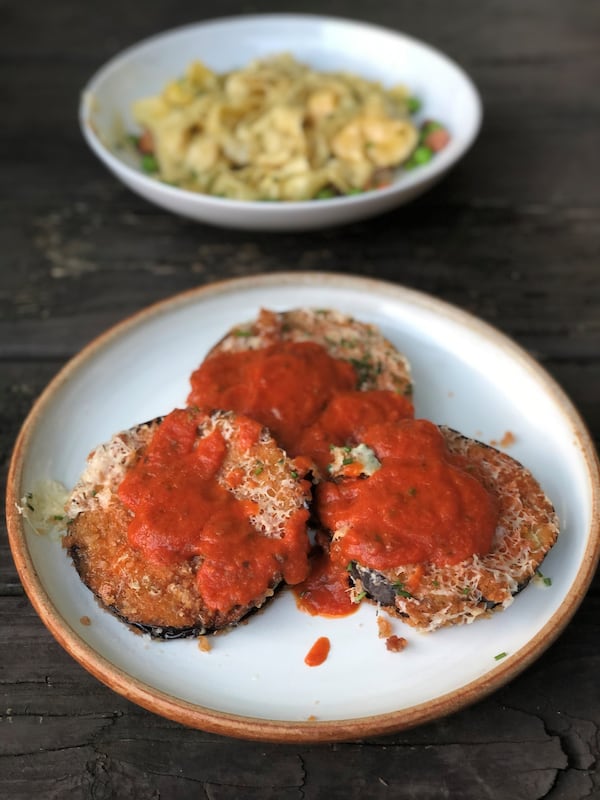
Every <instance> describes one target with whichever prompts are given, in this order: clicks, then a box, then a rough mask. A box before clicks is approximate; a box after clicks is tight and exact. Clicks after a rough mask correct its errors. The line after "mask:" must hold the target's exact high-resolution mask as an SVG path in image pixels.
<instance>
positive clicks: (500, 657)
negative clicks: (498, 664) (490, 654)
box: [494, 652, 508, 661]
mask: <svg viewBox="0 0 600 800" xmlns="http://www.w3.org/2000/svg"><path fill="white" fill-rule="evenodd" d="M507 655H508V653H505V652H502V653H498V654H497V655H495V656H494V661H501V660H502V659H503V658H506V656H507Z"/></svg>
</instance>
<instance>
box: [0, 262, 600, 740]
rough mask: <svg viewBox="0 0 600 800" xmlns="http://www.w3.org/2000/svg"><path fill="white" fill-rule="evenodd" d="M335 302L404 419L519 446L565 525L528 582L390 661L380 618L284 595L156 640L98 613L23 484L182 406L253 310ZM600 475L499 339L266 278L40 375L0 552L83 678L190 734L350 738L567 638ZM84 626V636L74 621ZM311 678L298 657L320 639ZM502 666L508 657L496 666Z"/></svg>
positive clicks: (528, 365) (456, 314) (351, 285)
mask: <svg viewBox="0 0 600 800" xmlns="http://www.w3.org/2000/svg"><path fill="white" fill-rule="evenodd" d="M302 305H306V306H318V307H325V306H330V307H333V308H337V309H340V310H342V311H344V312H347V313H350V314H353V315H355V316H356V317H357V318H358V319H360V320H365V321H369V322H374V323H376V324H377V325H379V326H380V328H381V330H382V332H383V333H384V334H385V335H386V336H387V337H389V338H390V339H391V340H392V341H393V342H394V343H395V344H396V345H397V346H398V347H400V348H401V349H402V350H403V351H404V352H405V353H406V354H407V355H408V357H409V358H410V360H411V362H412V364H413V369H414V377H415V384H416V409H417V414H418V415H419V416H423V417H428V418H430V419H432V420H433V421H435V422H437V423H445V424H449V425H451V426H452V427H454V428H456V429H458V430H460V431H462V432H463V433H465V434H467V435H469V436H475V437H477V438H480V439H482V440H483V441H487V442H489V441H490V440H493V439H494V440H500V439H502V437H503V435H504V433H505V432H507V431H511V432H512V433H513V434H514V436H515V443H514V445H512V446H511V448H510V453H511V455H513V456H514V457H516V458H518V459H519V460H521V461H522V462H523V463H524V464H525V465H526V466H527V467H529V468H530V469H531V470H532V471H533V473H534V474H535V475H536V476H537V478H538V479H539V480H540V482H541V484H542V485H543V487H544V488H545V490H546V492H547V493H548V494H549V496H550V497H551V498H552V499H553V502H554V503H555V505H556V509H557V511H558V514H559V516H560V519H561V521H562V533H561V536H560V538H559V541H558V543H557V545H556V546H555V547H554V549H553V550H552V551H551V552H550V554H549V556H548V557H547V559H546V561H545V562H544V565H543V571H544V574H545V575H547V576H549V577H550V578H551V579H552V585H551V586H550V587H544V586H543V585H542V586H539V585H537V583H532V584H530V586H528V587H527V588H526V589H525V590H524V591H523V592H522V593H521V594H520V595H519V596H518V597H517V598H516V600H515V602H514V604H513V605H512V606H511V607H510V608H509V609H507V610H506V611H505V612H503V613H499V614H496V615H495V616H494V617H493V618H491V619H487V620H480V621H477V622H475V623H474V624H472V625H470V626H463V627H459V628H452V629H445V630H441V631H438V632H436V633H433V634H430V635H422V634H418V633H416V632H415V631H413V630H412V629H411V628H409V627H408V626H403V625H402V624H401V623H400V622H397V623H394V624H395V629H396V633H397V634H399V635H404V636H405V637H406V638H407V639H408V647H407V648H406V649H405V650H404V651H403V652H402V653H389V652H387V650H386V649H385V646H384V642H383V640H381V639H379V638H378V636H377V625H376V618H375V610H374V608H373V607H370V606H367V605H364V606H363V607H361V609H360V611H359V612H358V613H357V614H356V615H354V616H350V617H347V618H344V619H326V618H319V617H311V616H308V615H306V614H304V613H302V612H300V611H299V610H298V609H297V608H296V606H295V603H294V601H293V598H292V596H291V595H290V594H286V593H285V592H284V593H283V594H282V595H280V596H278V597H277V598H276V599H275V601H274V602H273V603H271V604H270V605H268V606H267V607H266V608H265V609H264V610H263V611H262V612H260V613H259V614H257V615H255V616H253V617H251V618H250V619H249V621H248V623H247V624H246V625H242V626H240V627H239V628H237V629H235V630H234V631H232V632H230V633H228V634H226V635H222V636H217V637H212V638H211V643H212V645H213V647H212V650H211V651H210V652H208V653H206V652H201V651H200V650H199V648H198V644H197V642H196V641H194V640H186V641H174V642H169V643H162V642H158V641H151V640H150V639H149V638H148V637H145V636H140V635H136V634H134V633H132V632H131V631H130V630H129V629H128V628H127V627H126V626H125V625H124V624H122V623H121V622H119V621H118V620H116V619H115V618H114V617H112V616H111V615H110V614H109V613H108V612H106V611H103V610H101V609H100V608H99V607H98V605H97V604H96V603H95V601H94V600H93V598H92V595H91V593H90V592H89V591H88V590H87V589H86V588H85V587H84V586H83V584H82V583H81V582H80V580H79V578H78V576H77V573H76V572H75V570H74V568H73V566H72V565H71V563H70V561H69V559H68V557H67V555H66V553H65V551H64V550H63V549H62V548H61V547H60V544H59V543H58V542H57V541H55V540H52V539H51V538H48V537H40V536H36V535H34V534H31V533H30V532H28V531H27V530H25V529H24V528H23V525H22V520H21V517H20V516H19V515H18V514H17V513H16V511H15V507H14V504H15V502H17V501H18V499H19V498H20V497H22V496H23V494H24V493H25V492H26V491H28V490H29V489H31V488H32V487H34V486H35V485H36V484H37V483H38V481H40V480H43V479H47V478H53V479H57V480H59V481H62V482H63V483H64V484H65V485H66V486H71V485H73V483H74V482H75V480H76V479H77V477H78V475H79V473H80V472H81V470H82V468H83V466H84V462H85V458H86V455H87V453H88V451H90V450H91V449H92V448H93V447H94V446H95V445H96V444H98V443H99V442H102V441H105V440H107V439H108V438H109V437H110V436H111V435H112V434H113V433H114V432H116V431H118V430H121V429H123V428H127V427H129V426H131V425H133V424H135V423H138V422H140V421H142V420H147V419H150V418H152V417H154V416H156V415H158V414H163V413H166V412H168V411H170V410H171V409H172V408H173V407H176V406H181V405H182V404H184V402H185V398H186V395H187V392H188V377H189V375H190V373H191V371H192V370H193V369H194V368H195V367H196V366H197V365H198V363H199V362H200V361H201V360H202V358H203V356H204V354H205V353H206V351H207V350H208V348H210V347H211V345H213V344H214V343H215V342H216V341H217V340H218V339H219V338H220V337H221V336H222V335H223V334H224V333H225V331H226V330H227V329H228V328H229V327H230V326H232V325H234V324H236V323H238V322H240V321H243V320H246V319H250V318H252V317H253V316H254V315H255V314H256V313H257V311H258V310H259V309H260V308H261V307H268V308H274V309H278V310H283V309H287V308H292V307H296V306H302ZM599 493H600V488H599V477H598V463H597V459H596V455H595V450H594V448H593V445H592V443H591V441H590V438H589V436H588V434H587V432H586V430H585V427H584V426H583V424H582V422H581V420H580V418H579V416H578V415H577V413H576V411H575V410H574V408H573V407H572V405H571V403H570V402H569V400H568V399H567V398H566V397H565V396H564V394H563V393H562V391H561V390H560V389H559V388H558V387H557V386H556V384H555V383H554V382H553V381H552V380H551V378H550V377H549V376H548V375H547V374H546V373H545V372H544V371H543V370H542V369H541V368H540V367H539V366H538V365H537V364H536V363H535V362H534V361H533V360H532V359H531V358H530V357H528V356H527V355H526V354H525V353H524V352H523V351H522V350H521V349H520V348H518V347H517V346H516V345H515V344H514V343H513V342H511V341H510V340H508V339H507V338H506V337H504V336H503V335H501V334H500V333H498V332H497V331H496V330H494V329H492V328H490V327H489V326H487V325H486V324H484V323H482V322H480V321H478V320H477V319H475V318H473V317H472V316H470V315H468V314H466V313H463V312H461V311H459V310H458V309H456V308H453V307H451V306H449V305H447V304H445V303H442V302H441V301H438V300H435V299H433V298H431V297H428V296H426V295H423V294H419V293H417V292H414V291H410V290H407V289H403V288H401V287H398V286H394V285H391V284H386V283H381V282H377V281H371V280H368V279H362V278H352V277H338V276H334V275H327V274H314V273H310V274H308V273H306V274H302V273H301V274H285V273H280V274H275V275H270V276H259V277H254V278H248V279H241V280H234V281H227V282H223V283H217V284H214V285H209V286H207V287H206V288H202V289H198V290H195V291H190V292H188V293H185V294H182V295H179V296H176V297H174V298H172V299H170V300H166V301H164V302H162V303H160V304H158V305H156V306H153V307H151V308H149V309H148V310H146V311H143V312H141V313H140V314H137V315H136V316H134V317H132V318H131V319H129V320H126V321H125V322H123V323H122V324H120V325H118V326H116V327H115V328H113V329H111V330H110V331H108V333H106V334H105V335H103V336H102V337H100V338H99V339H98V340H96V341H95V342H93V343H92V344H91V345H89V346H88V347H87V348H86V349H85V350H83V352H82V353H81V354H80V355H78V356H77V357H76V358H74V359H73V360H72V361H71V362H70V363H69V364H68V365H67V366H66V367H65V368H64V369H63V370H62V372H61V373H60V374H59V375H58V376H57V377H56V378H55V379H54V380H53V381H52V383H51V384H50V386H49V387H48V388H47V390H46V391H45V393H44V394H43V395H42V396H41V398H40V399H39V401H38V402H37V404H36V405H35V407H34V409H33V410H32V412H31V414H30V416H29V418H28V419H27V421H26V422H25V425H24V427H23V430H22V432H21V434H20V437H19V440H18V442H17V446H16V449H15V453H14V456H13V460H12V463H11V470H10V475H9V492H8V506H7V508H8V522H9V535H10V542H11V546H12V549H13V553H14V557H15V561H16V564H17V567H18V570H19V573H20V575H21V578H22V581H23V584H24V586H25V588H26V590H27V592H28V594H29V596H30V598H31V600H32V602H33V604H34V605H35V607H36V609H37V610H38V612H39V613H40V615H41V617H42V619H43V620H44V622H45V623H46V624H47V625H48V627H49V628H50V630H51V631H52V632H53V634H54V635H55V636H56V638H57V639H58V640H59V641H60V642H61V644H63V646H64V647H65V648H66V649H67V650H68V651H69V652H70V653H71V654H72V655H73V656H74V657H75V658H76V659H77V660H78V661H80V663H82V664H83V665H84V666H85V667H86V668H87V669H88V670H90V671H91V672H92V673H93V674H94V675H96V676H97V677H98V678H99V679H100V680H102V681H104V682H105V683H107V684H108V685H109V686H111V687H112V688H113V689H115V690H116V691H118V692H121V693H122V694H124V695H126V696H127V697H129V698H130V699H132V700H133V701H135V702H137V703H139V704H141V705H143V706H145V707H147V708H150V709H151V710H153V711H155V712H157V713H159V714H163V715H165V716H167V717H170V718H173V719H175V720H179V721H180V722H183V723H185V724H188V725H192V726H196V727H199V728H203V729H206V730H211V731H218V732H221V733H228V734H231V735H236V736H246V737H252V738H258V739H261V738H262V739H270V740H322V739H341V738H353V737H361V736H365V735H369V734H372V733H376V732H385V731H390V730H394V729H399V728H402V727H407V726H409V725H414V724H417V723H420V722H423V721H425V720H429V719H432V718H435V717H437V716H440V715H442V714H446V713H449V712H450V711H452V710H454V709H456V708H459V707H461V706H463V705H464V704H466V703H469V702H472V701H474V700H476V699H478V698H480V697H482V696H483V695H485V694H486V693H488V692H490V691H491V690H493V689H495V688H497V687H498V686H500V685H501V684H503V683H504V682H506V681H507V680H509V679H510V678H512V677H513V676H514V675H516V674H517V673H518V672H519V671H520V670H522V669H523V668H524V667H525V666H527V665H528V664H529V663H530V662H531V661H532V660H533V659H534V658H536V657H537V656H538V655H539V654H540V653H541V652H542V651H543V650H544V649H545V648H546V647H547V646H548V645H549V644H550V642H551V641H553V639H554V638H555V637H556V636H557V635H558V633H559V632H560V631H561V630H562V628H563V627H564V625H565V624H566V623H567V622H568V620H569V619H570V617H571V616H572V614H573V613H574V611H575V609H576V608H577V606H578V605H579V603H580V601H581V599H582V597H583V595H584V593H585V591H586V589H587V587H588V584H589V581H590V580H591V577H592V574H593V570H594V567H595V565H596V562H597V559H598V552H599V540H600V532H599ZM82 617H89V619H90V620H91V624H90V625H83V624H82V623H81V621H80V620H81V618H82ZM322 635H325V636H328V637H329V639H330V640H331V644H332V649H331V653H330V655H329V658H328V659H327V660H326V661H325V663H324V664H323V665H322V666H320V667H315V668H309V667H307V666H305V664H304V656H305V654H306V653H307V651H308V650H309V648H310V646H311V645H312V644H313V643H314V641H315V640H316V639H317V638H318V637H319V636H322ZM499 653H506V654H507V655H506V656H505V657H504V658H502V659H501V660H496V658H495V657H496V656H497V655H498V654H499Z"/></svg>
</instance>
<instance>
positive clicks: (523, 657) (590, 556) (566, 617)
mask: <svg viewBox="0 0 600 800" xmlns="http://www.w3.org/2000/svg"><path fill="white" fill-rule="evenodd" d="M291 285H301V286H314V285H318V286H321V287H323V288H327V287H335V288H348V289H355V290H360V292H362V293H365V292H371V291H379V292H381V290H382V289H385V292H386V293H387V294H388V295H392V296H393V295H394V294H396V295H400V296H401V299H403V300H404V301H405V302H406V301H408V302H411V301H412V302H414V303H415V304H416V305H419V306H420V307H424V308H427V309H429V310H435V311H436V312H438V313H441V314H443V316H445V317H446V318H449V319H451V320H453V321H455V322H458V323H460V324H461V325H462V326H464V327H468V328H469V329H471V330H474V331H475V332H476V333H478V334H479V335H481V336H483V337H485V338H486V339H487V340H492V341H493V342H494V343H495V344H497V345H501V346H502V348H503V349H504V350H508V351H509V353H510V355H511V357H512V358H513V360H516V361H518V362H520V363H521V365H522V366H523V367H525V368H527V370H528V371H529V372H533V373H534V374H535V375H536V377H537V378H538V380H541V381H542V383H543V384H544V387H545V389H546V391H547V393H548V394H550V395H551V396H552V398H553V399H554V401H555V403H556V404H557V406H559V407H560V409H561V411H562V412H563V414H564V415H565V416H566V417H567V419H568V421H569V423H570V425H571V427H572V429H573V432H574V445H575V446H576V447H577V448H578V449H579V451H580V452H581V455H582V457H583V459H584V461H585V465H586V468H587V476H588V478H589V481H590V490H591V498H592V503H591V523H590V529H589V532H588V538H587V543H586V547H585V552H584V554H583V557H582V559H581V564H580V566H579V569H578V572H577V575H576V577H575V580H574V582H573V584H572V586H571V587H570V589H569V592H568V593H567V596H566V597H565V600H564V602H563V603H561V605H560V608H559V609H558V610H557V611H556V612H555V613H554V615H553V616H552V618H551V619H550V620H549V621H548V622H547V623H546V624H545V625H544V626H543V627H542V628H541V629H540V630H539V631H538V632H537V633H536V634H535V636H534V637H533V638H532V639H531V640H530V641H529V642H527V644H526V645H525V646H523V647H521V648H520V649H519V650H518V651H517V652H516V653H514V654H512V655H508V656H507V657H506V658H505V659H503V660H502V662H500V663H499V664H498V666H496V667H494V668H493V669H492V670H491V671H490V672H488V673H486V674H485V675H484V676H482V677H481V678H477V679H476V680H473V681H471V682H469V683H467V684H465V685H464V686H461V687H460V688H458V689H456V690H453V691H451V692H448V693H446V694H443V695H440V696H439V697H436V698H434V699H432V700H427V701H426V702H423V703H420V704H418V705H415V706H410V707H408V708H405V709H400V710H396V711H390V712H387V713H384V714H377V715H373V716H366V717H359V718H355V719H341V720H330V721H325V720H323V721H320V720H315V721H306V722H296V721H293V722H291V721H290V722H287V721H279V720H269V719H262V718H256V717H246V716H238V715H235V714H231V713H227V712H222V711H216V710H213V709H210V708H205V707H203V706H199V705H196V704H194V703H190V702H188V701H186V700H181V699H179V698H176V697H173V696H171V695H169V694H167V693H165V692H162V691H159V690H157V689H155V688H153V687H151V686H148V685H147V684H145V683H144V682H142V681H140V680H138V679H137V678H134V677H132V676H131V675H129V674H127V673H126V672H125V671H123V670H121V669H120V668H119V667H116V666H115V665H113V664H112V663H111V662H110V661H109V660H108V659H106V658H105V657H104V656H102V655H101V654H100V653H98V652H97V651H96V650H94V649H93V648H92V647H90V646H89V645H88V644H86V642H85V641H84V640H83V639H82V638H81V637H80V636H79V634H78V633H77V632H76V631H75V630H73V628H71V626H70V625H68V624H67V623H66V622H65V620H64V619H63V618H62V616H61V615H60V614H59V613H58V611H57V609H56V608H55V606H54V604H53V602H52V599H51V597H50V596H49V595H48V594H47V592H46V590H45V589H44V587H43V585H42V583H41V581H40V579H39V577H38V575H37V572H36V569H35V566H34V563H33V560H32V558H31V554H30V552H29V548H28V546H27V541H26V537H25V536H24V528H23V519H22V517H21V515H20V514H19V513H18V512H17V510H16V504H17V503H18V502H19V500H20V498H21V496H22V490H21V476H22V469H23V462H24V458H25V453H26V451H27V447H28V443H29V440H30V438H31V437H32V435H33V433H34V432H35V429H36V426H37V424H38V422H39V420H40V418H41V417H42V416H43V412H44V409H45V407H46V405H47V404H48V402H49V401H50V400H51V398H52V397H53V395H54V393H55V392H56V391H57V390H58V389H59V388H60V387H61V386H62V385H63V384H64V382H65V381H67V380H68V379H69V377H70V375H71V374H72V373H74V372H75V371H76V370H77V369H78V367H79V366H80V365H81V364H82V363H84V362H85V361H87V359H89V358H90V356H92V355H94V354H96V353H98V352H99V351H101V350H102V349H104V348H105V347H107V346H108V345H110V343H111V342H112V341H113V340H115V339H117V338H118V337H120V336H121V335H122V334H124V333H125V332H126V331H127V330H129V329H132V328H134V327H136V326H137V325H138V324H140V323H141V322H143V321H145V320H146V319H147V318H149V317H152V316H156V315H160V314H162V313H164V312H166V311H167V310H169V311H171V310H173V309H174V308H176V307H177V306H180V305H186V304H188V303H189V302H190V301H193V300H195V299H196V298H198V297H202V296H210V295H213V296H217V295H220V294H226V293H229V292H232V291H235V292H239V291H243V290H244V289H256V288H261V287H263V288H278V287H281V288H285V287H286V286H288V287H289V286H291ZM6 518H7V524H8V538H9V544H10V548H11V551H12V554H13V558H14V561H15V565H16V568H17V572H18V574H19V577H20V579H21V582H22V584H23V587H24V589H25V591H26V593H27V595H28V597H29V600H30V601H31V603H32V605H33V607H34V608H35V610H36V611H37V613H38V614H39V616H40V617H41V619H42V621H43V622H44V624H45V625H46V627H47V628H48V629H49V631H50V632H51V633H52V635H53V636H54V638H55V639H56V640H57V641H58V642H59V644H60V645H61V646H62V647H63V648H64V649H65V650H66V651H67V652H68V653H69V654H70V655H71V656H72V657H73V658H74V659H75V660H76V661H78V662H79V664H81V666H83V667H84V668H85V669H86V670H87V671H88V672H90V673H91V674H92V675H94V677H96V678H97V679H98V680H99V681H101V682H102V683H104V684H105V685H106V686H108V687H109V688H110V689H112V690H113V691H115V692H117V693H118V694H121V695H123V696H124V697H125V698H127V699H128V700H131V701H132V702H134V703H137V704H138V705H140V706H142V707H143V708H146V709H148V710H149V711H151V712H153V713H155V714H159V715H161V716H164V717H166V718H168V719H171V720H174V721H176V722H179V723H181V724H183V725H186V726H188V727H191V728H197V729H200V730H204V731H208V732H210V733H218V734H223V735H227V736H232V737H237V738H243V739H253V740H256V741H267V742H327V741H342V740H348V739H361V738H364V737H367V736H374V735H376V734H377V735H381V734H386V733H392V732H394V731H398V730H404V729H407V728H410V727H414V726H416V725H420V724H423V723H425V722H429V721H431V720H434V719H437V718H440V717H442V716H447V715H448V714H451V713H454V712H455V711H458V710H459V709H461V708H463V707H465V706H467V705H469V704H471V703H474V702H475V701H478V700H481V699H483V698H484V697H486V696H487V695H489V694H490V693H491V692H493V691H495V690H497V689H499V688H500V687H501V686H503V685H504V684H506V683H507V682H508V681H509V680H511V679H512V678H514V677H516V676H517V675H518V674H519V673H520V672H522V671H523V670H524V669H526V668H527V667H528V666H529V665H530V664H531V663H532V662H533V661H534V660H535V659H536V658H538V657H539V656H540V655H541V654H542V653H543V652H544V651H545V650H546V649H547V648H548V647H549V646H550V645H551V644H552V643H553V642H554V641H555V640H556V638H557V637H558V636H559V634H560V633H561V632H562V631H563V630H564V628H565V626H566V625H567V623H568V622H569V621H570V620H571V618H572V617H573V615H574V614H575V611H576V610H577V608H578V607H579V605H580V604H581V602H582V600H583V598H584V596H585V593H586V592H587V589H588V587H589V584H590V582H591V580H592V578H593V575H594V572H595V570H596V567H597V564H598V560H599V557H600V462H599V460H598V455H597V453H596V449H595V447H594V444H593V441H592V439H591V436H590V434H589V432H588V430H587V427H586V425H585V423H584V422H583V420H582V419H581V417H580V415H579V413H578V412H577V410H576V409H575V407H574V406H573V404H572V402H571V401H570V399H569V398H568V397H567V396H566V394H565V393H564V392H563V390H562V389H561V388H560V386H559V385H558V384H557V383H556V382H555V381H554V379H553V378H552V377H551V376H550V375H549V374H548V373H547V372H546V371H545V370H544V369H543V368H542V367H541V366H540V365H539V364H538V363H537V362H536V361H535V360H534V359H533V358H532V357H531V356H529V355H528V354H527V353H526V352H525V351H524V350H523V349H522V348H521V347H520V346H519V345H518V344H516V343H515V342H514V341H513V340H511V339H510V338H509V337H508V336H506V335H505V334H503V333H501V332H500V331H498V330H497V329H496V328H494V327H492V326H491V325H488V324H487V323H486V322H484V321H482V320H479V319H478V318H477V317H474V316H473V315H471V314H469V313H468V312H466V311H462V310H461V309H459V308H457V307H456V306H453V305H451V304H449V303H446V302H445V301H443V300H438V299H437V298H433V297H431V296H429V295H427V294H424V293H421V292H418V291H416V290H413V289H406V288H404V287H402V286H398V285H396V284H392V283H389V282H386V281H380V280H375V279H370V278H359V277H353V276H339V275H336V274H334V273H323V272H320V273H319V272H298V273H292V272H278V273H273V274H266V275H257V276H253V277H249V278H235V279H231V280H224V281H219V282H216V283H211V284H208V285H206V286H203V287H200V288H196V289H190V290H187V291H185V292H182V293H180V294H177V295H175V296H172V297H170V298H167V299H165V300H162V301H160V302H158V303H155V304H153V305H151V306H148V307H146V308H144V309H142V310H141V311H138V312H137V313H135V314H133V315H131V316H129V317H128V318H126V319H125V320H123V321H122V322H120V323H117V324H116V325H114V326H113V327H111V328H110V329H109V330H107V331H106V332H104V333H103V334H101V335H100V336H98V337H97V338H96V339H94V340H93V341H92V342H90V343H89V344H88V345H86V346H85V347H84V348H83V349H82V350H81V351H80V352H79V353H78V354H77V355H75V356H74V357H73V358H72V359H70V360H69V361H68V362H67V364H66V365H65V366H64V367H63V368H62V369H61V370H60V371H59V372H58V374H57V375H56V376H55V377H54V378H53V379H52V380H51V382H50V383H49V384H48V386H47V387H46V388H45V389H44V391H43V392H42V393H41V395H40V396H39V398H38V399H37V400H36V402H35V403H34V405H33V407H32V409H31V411H30V412H29V415H28V416H27V418H26V419H25V422H24V423H23V426H22V428H21V430H20V433H19V435H18V437H17V440H16V443H15V447H14V450H13V454H12V457H11V461H10V466H9V471H8V480H7V495H6Z"/></svg>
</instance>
